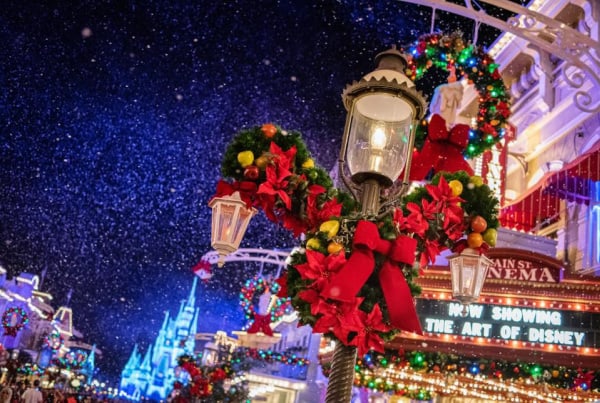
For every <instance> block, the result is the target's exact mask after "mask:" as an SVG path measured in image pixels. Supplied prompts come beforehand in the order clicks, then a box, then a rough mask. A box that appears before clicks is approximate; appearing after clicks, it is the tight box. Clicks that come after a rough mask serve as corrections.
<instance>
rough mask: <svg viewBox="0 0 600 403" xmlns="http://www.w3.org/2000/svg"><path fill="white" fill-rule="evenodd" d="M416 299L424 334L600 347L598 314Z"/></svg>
mask: <svg viewBox="0 0 600 403" xmlns="http://www.w3.org/2000/svg"><path fill="white" fill-rule="evenodd" d="M462 311H463V306H462V305H461V304H460V303H457V302H452V301H438V300H426V299H417V312H418V313H419V318H420V320H421V325H422V328H423V331H425V332H430V333H438V334H450V335H458V336H467V337H482V338H487V339H501V340H518V341H524V342H531V343H541V344H554V345H560V346H573V347H593V348H598V347H600V313H594V312H581V311H563V310H554V309H541V308H529V307H517V306H503V305H491V304H471V305H469V310H468V313H467V315H466V316H463V315H462Z"/></svg>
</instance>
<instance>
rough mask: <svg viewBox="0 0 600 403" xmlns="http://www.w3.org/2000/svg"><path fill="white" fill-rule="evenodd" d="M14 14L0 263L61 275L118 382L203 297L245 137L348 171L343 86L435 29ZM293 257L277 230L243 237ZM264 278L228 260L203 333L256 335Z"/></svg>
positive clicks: (256, 10)
mask: <svg viewBox="0 0 600 403" xmlns="http://www.w3.org/2000/svg"><path fill="white" fill-rule="evenodd" d="M9 3H13V4H5V5H4V6H3V7H2V10H0V43H2V46H1V47H0V60H2V62H1V63H0V86H1V89H0V128H1V129H0V136H1V141H0V189H1V194H0V263H2V265H3V267H5V268H6V269H7V271H8V274H9V276H15V275H17V274H19V273H20V272H23V271H27V272H31V273H35V274H41V273H42V271H44V270H46V276H45V279H44V282H43V285H42V288H43V289H44V290H45V291H48V292H50V293H52V294H53V295H54V297H55V299H54V302H55V306H58V305H60V304H64V303H66V302H67V294H68V292H69V290H70V289H71V290H72V291H73V292H72V298H71V300H70V304H71V306H72V307H73V309H74V315H75V321H74V325H75V326H76V327H77V328H78V329H79V330H80V331H81V332H82V333H83V334H84V335H85V339H86V341H89V342H91V343H96V344H97V345H98V346H99V347H100V348H101V350H102V351H103V352H104V354H103V357H101V358H100V359H99V360H98V365H99V367H100V371H101V372H102V373H104V374H106V376H109V377H113V379H114V377H115V376H118V375H119V373H120V370H121V368H122V367H123V365H124V363H125V361H126V359H127V357H128V355H129V353H130V351H131V348H132V346H133V344H134V343H136V342H137V343H139V344H140V345H141V346H144V345H147V344H148V343H149V342H150V340H153V339H154V337H155V333H156V331H157V330H158V327H157V326H158V325H159V323H160V320H161V318H162V317H163V312H164V311H165V310H171V311H175V310H176V309H177V308H178V306H179V303H180V301H181V300H182V299H184V298H185V297H186V296H187V294H188V293H189V289H190V286H191V282H192V278H193V277H192V276H193V273H192V272H191V267H192V266H193V265H194V264H196V263H197V262H198V261H199V260H200V258H201V256H202V255H203V254H204V253H206V252H208V251H209V250H210V244H209V243H210V221H209V218H210V217H209V215H210V211H209V208H208V207H207V201H208V199H209V198H210V196H211V195H212V193H213V189H214V187H215V183H216V181H217V179H218V177H219V163H220V159H221V157H222V154H223V151H224V148H225V146H226V144H227V142H228V141H229V140H230V139H231V138H232V137H233V135H234V133H235V132H236V131H238V130H239V129H241V128H244V127H248V126H252V125H259V124H262V123H264V122H276V123H278V124H280V125H281V126H283V127H285V128H289V129H295V130H299V131H300V132H302V133H303V134H304V135H305V138H306V142H307V144H308V146H309V148H310V149H311V150H313V151H314V154H315V158H316V160H317V161H318V162H319V163H320V164H321V165H323V166H325V167H331V166H333V163H334V161H335V156H336V152H337V148H338V147H339V140H338V139H339V138H340V135H341V131H342V129H343V125H344V119H345V114H344V110H343V107H342V104H341V100H340V94H341V91H342V89H343V87H344V86H345V85H346V84H347V83H349V82H351V81H352V80H355V79H358V78H359V77H360V76H361V75H363V74H365V73H366V72H368V71H370V70H371V69H372V67H373V66H372V58H373V56H374V55H375V54H376V53H377V52H379V51H381V50H384V49H386V48H387V47H389V46H390V45H391V44H393V43H398V44H408V43H410V42H412V41H413V40H414V39H416V37H417V36H418V35H420V34H422V33H426V32H428V31H429V28H430V16H431V13H430V9H429V8H427V7H418V6H414V5H410V4H407V3H401V2H397V1H391V0H390V1H374V2H366V1H358V2H355V1H338V2H318V3H319V4H313V5H310V2H289V1H277V2H276V1H269V2H262V3H261V6H256V5H254V3H253V2H245V1H230V2H222V3H224V4H221V2H208V1H202V2H192V1H189V2H159V1H150V2H146V3H145V4H144V6H141V5H135V3H134V2H113V4H109V2H93V1H83V2H77V4H78V5H76V6H73V5H68V6H67V4H69V3H72V2H37V3H35V4H33V3H32V4H30V3H27V4H25V3H22V2H9ZM52 3H58V4H53V5H51V4H52ZM175 3H176V4H175ZM186 3H187V4H186ZM72 4H75V3H72ZM453 22H454V24H458V22H460V25H455V26H453V27H454V28H461V29H462V30H463V31H465V32H471V30H472V23H470V22H468V21H466V20H464V21H463V20H460V21H459V18H458V17H454V18H453ZM467 36H469V35H467ZM489 37H491V36H489ZM479 38H480V41H481V38H482V34H481V33H480V36H479ZM324 139H331V140H327V141H325V140H324ZM266 233H268V234H269V236H267V237H265V234H266ZM293 245H294V241H293V240H292V239H291V237H290V236H289V234H287V233H286V232H285V231H283V230H280V229H274V228H273V227H272V225H271V224H269V223H268V222H267V221H266V220H265V219H264V218H262V217H258V218H257V219H255V220H254V222H253V223H252V225H251V228H250V230H249V232H248V235H247V237H246V239H245V241H244V246H246V247H258V246H259V247H263V248H275V247H277V248H289V247H291V246H293ZM256 271H257V268H256V267H254V266H252V265H249V264H241V263H240V264H228V265H226V266H225V267H224V268H223V269H219V270H215V275H214V276H213V278H212V279H211V280H210V281H209V282H208V283H206V284H202V285H200V287H199V290H198V301H199V305H200V309H201V317H202V318H203V320H202V322H201V323H200V324H199V327H200V329H199V330H200V331H216V330H217V329H225V330H233V329H236V328H239V327H241V325H242V319H243V318H242V316H243V315H242V312H241V311H240V310H239V309H238V306H237V293H238V292H239V288H240V285H241V284H242V282H243V281H244V280H245V279H246V278H247V277H248V276H250V275H251V274H254V273H255V272H256Z"/></svg>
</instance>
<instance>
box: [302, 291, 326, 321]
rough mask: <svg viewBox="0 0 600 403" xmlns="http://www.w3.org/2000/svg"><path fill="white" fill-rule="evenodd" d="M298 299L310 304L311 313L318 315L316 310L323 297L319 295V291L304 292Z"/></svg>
mask: <svg viewBox="0 0 600 403" xmlns="http://www.w3.org/2000/svg"><path fill="white" fill-rule="evenodd" d="M298 297H299V298H300V299H301V300H303V301H305V302H308V303H309V304H310V311H311V313H312V314H313V315H315V314H316V313H317V312H316V310H317V307H318V303H319V300H320V299H321V296H320V295H319V293H318V292H317V290H315V289H313V288H308V289H306V290H302V291H300V292H299V293H298Z"/></svg>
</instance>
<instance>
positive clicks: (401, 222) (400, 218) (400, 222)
mask: <svg viewBox="0 0 600 403" xmlns="http://www.w3.org/2000/svg"><path fill="white" fill-rule="evenodd" d="M407 221H408V220H407V218H406V217H404V211H402V209H401V208H396V209H394V214H393V216H392V222H393V223H394V226H395V227H396V230H397V231H398V232H402V231H404V230H406V222H407Z"/></svg>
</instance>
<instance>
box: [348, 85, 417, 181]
mask: <svg viewBox="0 0 600 403" xmlns="http://www.w3.org/2000/svg"><path fill="white" fill-rule="evenodd" d="M412 120H413V108H412V106H411V104H409V103H408V102H406V101H405V100H404V99H402V98H399V97H397V96H395V95H392V94H387V93H372V94H368V95H365V96H363V97H361V98H359V99H358V100H357V101H356V102H355V103H354V108H353V111H352V121H351V123H350V131H349V138H348V151H347V155H346V158H347V161H348V167H349V169H350V173H351V174H352V175H356V174H358V173H376V174H380V175H384V176H385V177H387V178H389V179H390V180H392V181H395V180H396V178H398V176H399V175H400V173H401V172H402V170H403V169H404V165H405V163H406V158H407V155H408V152H409V150H408V146H409V144H410V141H409V140H410V135H411V125H412Z"/></svg>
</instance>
